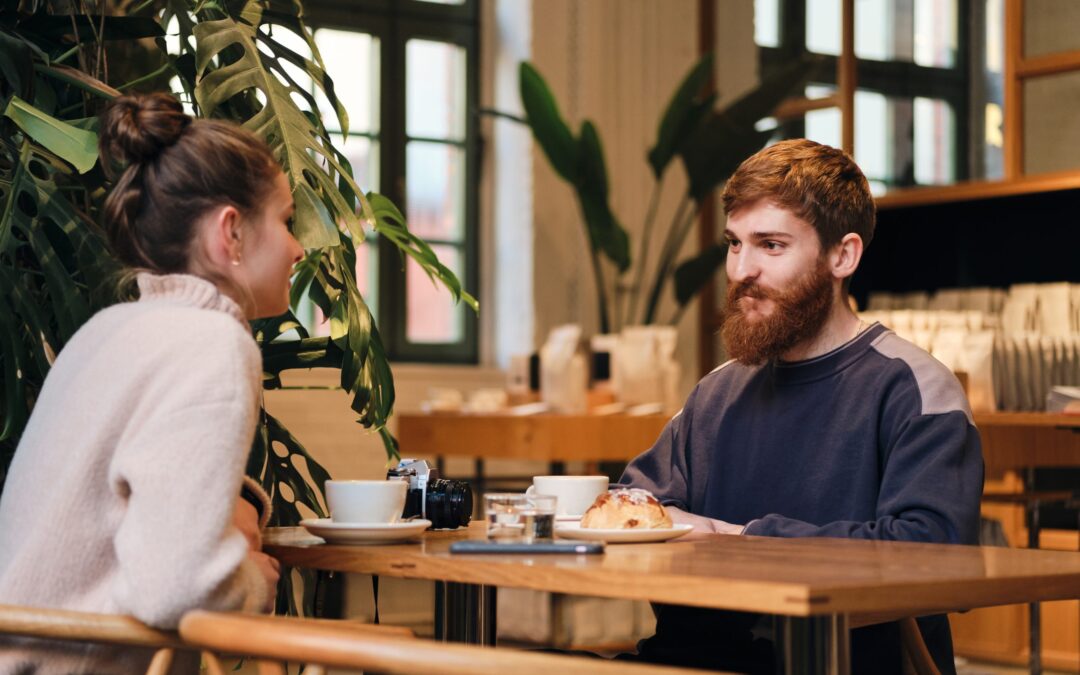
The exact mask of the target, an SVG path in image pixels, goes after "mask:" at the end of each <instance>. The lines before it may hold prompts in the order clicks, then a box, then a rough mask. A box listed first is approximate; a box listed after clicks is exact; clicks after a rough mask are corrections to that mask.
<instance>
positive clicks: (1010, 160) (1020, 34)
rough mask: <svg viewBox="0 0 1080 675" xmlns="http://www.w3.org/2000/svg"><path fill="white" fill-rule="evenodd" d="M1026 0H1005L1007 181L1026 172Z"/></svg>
mask: <svg viewBox="0 0 1080 675" xmlns="http://www.w3.org/2000/svg"><path fill="white" fill-rule="evenodd" d="M1023 55H1024V0H1005V78H1004V79H1005V167H1004V169H1005V180H1013V179H1016V178H1019V177H1020V176H1022V175H1023V173H1024V83H1023V81H1022V80H1021V78H1020V76H1019V74H1018V70H1019V65H1020V62H1021V61H1022V60H1023Z"/></svg>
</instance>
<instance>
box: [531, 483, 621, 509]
mask: <svg viewBox="0 0 1080 675" xmlns="http://www.w3.org/2000/svg"><path fill="white" fill-rule="evenodd" d="M607 489H608V477H607V476H533V484H532V485H530V486H529V489H528V490H526V491H525V494H533V493H536V494H541V495H555V496H556V497H558V498H559V501H558V505H557V506H556V507H555V508H556V511H555V513H556V515H559V516H580V515H582V514H583V513H585V512H586V511H587V510H588V509H589V507H590V506H592V504H593V502H594V501H596V497H597V496H598V495H600V494H603V493H604V492H607Z"/></svg>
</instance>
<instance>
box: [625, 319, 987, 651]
mask: <svg viewBox="0 0 1080 675" xmlns="http://www.w3.org/2000/svg"><path fill="white" fill-rule="evenodd" d="M622 482H623V483H626V484H629V485H632V486H634V487H640V488H645V489H647V490H650V491H652V492H653V494H655V495H656V497H657V498H658V499H659V500H660V501H661V503H663V504H670V505H672V506H675V507H677V508H680V509H682V510H684V511H687V512H690V513H695V514H699V515H703V516H707V517H709V518H716V519H719V520H723V521H727V522H729V523H736V524H747V527H746V534H750V535H762V536H776V537H850V538H859V539H886V540H900V541H918V542H940V543H950V544H975V543H977V541H978V526H979V501H980V499H981V496H982V487H983V460H982V449H981V446H980V443H979V435H978V432H977V431H976V429H975V426H974V424H973V422H972V418H971V412H970V410H969V408H968V404H967V399H966V398H965V396H964V392H963V389H962V388H961V386H960V384H959V382H958V381H957V380H956V377H955V376H954V375H953V374H952V372H950V371H949V370H948V369H947V368H946V367H945V366H943V365H942V364H941V363H939V362H938V361H936V360H935V359H934V358H933V357H931V356H930V355H929V354H927V353H926V352H925V351H923V350H921V349H919V348H918V347H916V346H915V345H913V344H911V343H909V342H907V341H905V340H903V339H902V338H900V337H898V336H897V335H896V334H895V333H893V332H891V331H889V330H887V329H886V328H884V327H883V326H881V325H879V324H875V325H874V326H872V327H871V328H869V329H868V330H866V331H864V332H863V333H861V334H860V335H859V336H857V337H856V338H855V339H853V340H851V341H850V342H848V343H846V344H845V345H843V346H841V347H839V348H837V349H836V350H834V351H832V352H829V353H828V354H825V355H823V356H820V357H817V358H814V359H810V360H807V361H800V362H796V363H777V362H769V363H767V364H765V365H763V366H754V367H751V366H745V365H742V364H739V363H735V362H730V363H727V364H725V365H723V366H721V367H720V368H717V369H716V370H715V371H713V372H712V373H710V374H709V375H707V376H705V378H703V379H702V380H701V382H699V383H698V385H697V387H696V388H695V389H694V391H693V392H692V393H691V394H690V397H689V399H687V401H686V405H685V406H684V407H683V410H682V411H681V412H680V413H679V414H678V415H676V416H675V417H674V418H673V419H672V420H671V421H670V422H669V423H668V425H667V426H666V427H665V428H664V430H663V432H662V433H661V435H660V438H659V439H657V441H656V444H655V445H654V446H653V447H652V448H651V449H649V450H648V451H646V452H645V453H644V454H642V455H640V456H639V457H637V458H636V459H635V460H634V461H633V462H631V463H630V465H629V466H628V467H627V469H626V472H625V473H624V474H623V477H622ZM686 614H689V613H686ZM665 615H666V616H665ZM678 615H679V612H678V611H677V610H675V609H674V608H667V609H666V610H664V611H661V612H659V615H658V620H659V622H660V623H659V625H658V635H663V634H666V635H669V636H671V637H675V632H673V630H672V626H673V625H675V623H679V624H682V623H683V622H682V621H678V620H677V616H678ZM666 619H669V620H670V622H671V623H672V626H665V625H664V623H665V620H666ZM694 623H695V625H700V620H699V619H695V621H694ZM942 624H944V626H943V625H942ZM920 625H921V626H922V627H923V633H924V637H926V639H927V645H928V647H930V650H931V653H932V654H933V655H934V660H935V661H936V662H938V663H939V667H942V666H944V669H943V670H944V671H946V672H947V671H951V670H952V669H953V668H952V645H951V640H949V639H948V624H947V620H946V619H945V618H944V617H937V618H934V619H933V620H931V621H925V620H921V621H920ZM683 627H685V626H683ZM943 629H944V630H943ZM869 632H873V631H869ZM877 632H878V633H881V632H882V630H881V629H879V630H878V631H877ZM858 633H859V631H856V635H854V636H853V638H852V649H853V652H863V653H864V654H865V653H867V652H872V651H874V650H883V651H886V652H891V651H893V648H894V647H896V645H898V642H897V639H898V638H896V637H895V636H890V637H888V638H882V639H885V641H886V642H888V643H893V642H895V643H896V644H895V645H894V644H883V643H882V644H878V643H879V642H880V639H875V640H873V641H872V642H873V643H874V644H873V645H871V644H868V643H867V641H866V640H862V641H860V640H859V639H858V638H859V635H858ZM860 642H863V643H867V644H860ZM897 648H898V647H897ZM879 656H883V654H879ZM853 657H858V654H856V653H853ZM856 660H858V659H857V658H856Z"/></svg>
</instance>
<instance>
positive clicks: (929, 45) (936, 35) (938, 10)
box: [914, 0, 957, 68]
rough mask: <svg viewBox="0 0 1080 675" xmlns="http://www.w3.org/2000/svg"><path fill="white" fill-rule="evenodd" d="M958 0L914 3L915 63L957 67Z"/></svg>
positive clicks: (918, 1)
mask: <svg viewBox="0 0 1080 675" xmlns="http://www.w3.org/2000/svg"><path fill="white" fill-rule="evenodd" d="M956 23H957V21H956V0H949V1H945V0H915V49H914V52H915V63H917V64H919V65H920V66H932V67H936V68H952V67H953V66H955V65H956V45H957V33H956Z"/></svg>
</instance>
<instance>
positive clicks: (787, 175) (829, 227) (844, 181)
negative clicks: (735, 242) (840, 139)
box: [724, 138, 876, 252]
mask: <svg viewBox="0 0 1080 675" xmlns="http://www.w3.org/2000/svg"><path fill="white" fill-rule="evenodd" d="M761 200H767V201H769V202H772V203H773V204H775V205H776V206H779V207H781V208H784V209H787V210H789V211H791V212H792V213H794V214H795V215H796V216H798V217H799V218H801V219H803V220H805V221H806V222H807V223H809V224H810V225H812V226H813V227H814V229H815V230H817V233H818V239H819V240H820V241H821V248H822V252H824V251H826V250H828V249H830V248H832V247H833V246H835V245H836V244H838V243H840V240H841V239H843V238H844V235H846V234H848V233H849V232H854V233H855V234H857V235H859V236H860V237H861V238H862V241H863V246H864V247H866V246H869V245H870V240H871V239H873V238H874V219H875V212H876V210H875V207H874V198H873V197H872V196H871V195H870V185H869V183H867V182H866V176H864V175H863V172H862V171H861V170H860V169H859V166H858V165H857V164H856V163H855V160H853V159H852V158H851V157H850V156H849V155H848V154H847V153H845V152H844V151H843V150H838V149H836V148H832V147H829V146H828V145H822V144H821V143H815V142H814V141H810V140H807V139H805V138H796V139H792V140H788V141H780V142H779V143H777V144H775V145H771V146H769V147H767V148H765V149H764V150H761V151H760V152H758V153H757V154H755V155H753V156H752V157H750V158H749V159H747V160H746V161H744V162H743V163H742V164H740V165H739V168H738V169H736V170H735V173H734V174H732V176H731V178H729V179H728V181H727V185H726V186H725V187H724V213H725V214H727V215H731V214H732V213H734V212H736V211H738V210H739V209H741V208H744V207H747V206H750V205H751V204H754V203H756V202H759V201H761Z"/></svg>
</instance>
